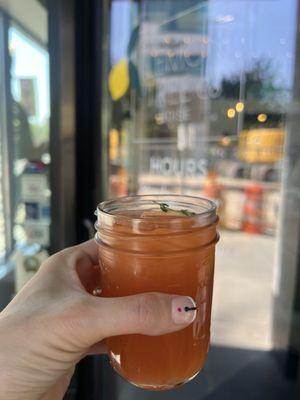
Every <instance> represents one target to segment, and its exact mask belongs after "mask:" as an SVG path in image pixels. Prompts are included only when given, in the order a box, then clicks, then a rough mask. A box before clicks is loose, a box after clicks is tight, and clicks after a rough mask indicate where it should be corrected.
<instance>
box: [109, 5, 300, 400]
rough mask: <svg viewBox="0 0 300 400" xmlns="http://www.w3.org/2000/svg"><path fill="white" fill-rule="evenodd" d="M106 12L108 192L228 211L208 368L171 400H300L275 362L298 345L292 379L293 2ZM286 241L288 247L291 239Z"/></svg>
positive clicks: (223, 219) (295, 338)
mask: <svg viewBox="0 0 300 400" xmlns="http://www.w3.org/2000/svg"><path fill="white" fill-rule="evenodd" d="M105 6H106V15H105V18H104V39H103V59H104V77H103V91H104V93H103V96H102V98H103V105H102V115H103V124H102V134H103V138H104V141H105V143H106V144H107V147H106V148H105V149H104V153H105V154H103V160H104V167H103V170H104V171H106V175H105V176H104V182H105V186H106V197H118V196H123V195H127V194H145V193H182V194H189V195H194V196H205V197H209V198H211V199H213V200H215V201H216V202H217V204H218V209H219V216H220V225H219V227H220V236H221V240H220V244H219V247H218V252H217V260H216V270H215V285H214V299H213V316H212V336H211V343H212V346H211V351H210V353H209V356H208V361H207V365H206V368H205V369H204V371H203V372H201V373H200V374H199V376H198V377H197V378H196V379H195V380H194V381H193V383H191V384H190V385H187V386H185V387H183V388H182V389H181V390H179V391H178V392H174V394H172V395H170V396H169V395H168V394H166V395H162V397H163V398H166V399H167V398H170V399H171V398H172V399H175V398H178V399H179V398H189V399H200V398H201V399H202V398H203V399H204V398H205V399H210V398H214V399H218V398H223V397H218V396H221V395H222V393H223V394H224V392H226V393H228V396H229V398H245V399H248V398H249V399H254V398H255V399H256V398H257V399H263V398H266V397H268V398H270V399H279V398H280V399H281V398H285V397H286V398H291V399H292V397H291V396H292V393H293V386H294V384H293V381H289V380H287V379H286V377H285V372H286V371H287V370H286V369H285V367H284V364H283V363H280V362H279V363H277V358H276V357H274V354H276V355H278V354H279V358H278V359H280V360H281V359H284V360H286V354H287V353H286V350H288V354H289V352H290V350H291V348H292V354H293V356H292V358H293V360H294V361H293V362H294V364H293V365H294V367H293V368H292V369H293V373H292V375H293V374H295V373H296V369H297V368H296V365H297V362H295V360H298V358H299V349H300V347H299V330H298V333H296V331H295V329H294V328H295V324H296V322H295V318H296V316H295V315H296V314H295V307H296V306H295V301H296V300H295V285H294V283H293V282H292V281H293V279H292V278H291V277H294V279H297V278H296V276H297V275H295V274H296V272H295V271H297V268H298V267H297V260H298V257H299V256H298V252H297V246H298V244H299V217H297V218H294V219H293V220H291V219H289V220H288V219H287V218H288V216H287V214H286V211H287V204H288V203H287V196H288V192H290V191H291V190H293V193H296V195H295V196H296V197H297V196H299V185H297V184H295V180H294V181H293V182H292V183H291V181H289V180H288V176H289V174H290V173H294V174H295V170H296V169H297V165H298V166H299V155H300V152H299V141H297V139H296V140H295V137H296V136H297V135H298V133H297V132H296V131H295V126H294V125H295V123H294V125H293V118H295V117H294V114H291V110H292V109H293V110H294V108H293V104H294V102H293V101H296V100H295V99H297V96H298V94H299V93H298V92H297V90H296V86H295V76H297V73H298V72H297V71H298V69H299V68H300V65H299V62H298V61H297V59H298V58H299V55H298V51H297V47H296V43H297V40H298V39H297V29H296V28H297V23H298V22H299V21H297V7H298V4H297V1H296V0H276V1H275V0H274V1H273V0H271V1H270V0H262V1H261V0H259V1H258V0H245V1H239V0H230V1H227V0H226V1H225V0H210V1H194V0H180V1H175V0H165V1H163V2H158V1H154V0H142V1H133V0H132V1H130V0H111V1H106V2H105ZM298 136H299V135H298ZM298 136H297V137H298ZM295 142H297V143H298V145H297V146H298V147H293V148H294V151H293V159H291V158H290V157H291V152H290V149H291V143H294V145H295ZM106 154H107V155H106ZM297 176H299V173H298V175H297ZM291 184H292V185H294V186H293V188H292V189H291V186H290V185H291ZM297 204H298V203H297V201H295V202H294V203H293V204H292V209H293V212H294V214H295V215H296V214H297V212H298V211H299V208H297V207H299V206H298V205H297ZM297 215H298V214H297ZM287 221H288V222H287ZM297 224H298V226H297ZM285 229H286V230H285ZM287 232H288V233H287ZM291 232H294V233H293V235H294V236H293V238H294V239H295V240H294V241H293V243H294V244H293V246H289V244H288V243H287V242H286V241H284V238H285V237H286V235H292V233H291ZM289 237H290V236H289ZM290 243H292V242H290ZM286 253H289V254H290V259H289V260H291V259H292V260H293V261H292V263H293V267H291V268H289V267H288V266H286V265H285V264H286V263H287V258H286ZM283 254H285V256H283ZM289 264H290V262H289ZM290 265H291V264H290ZM285 270H286V271H287V274H288V276H289V277H290V279H287V280H285V276H284V271H285ZM283 299H284V300H283ZM287 299H288V300H287ZM283 304H284V307H286V309H288V310H289V313H288V314H289V317H288V318H282V314H283V310H282V307H283ZM279 320H280V323H278V321H279ZM296 325H297V324H296ZM292 326H294V328H292ZM297 326H298V325H297ZM283 337H284V338H283ZM287 360H288V365H291V364H289V361H290V360H289V357H288V358H287ZM268 374H270V375H268ZM268 376H272V379H271V378H269V377H268ZM275 381H276V382H275ZM118 384H119V385H121V383H120V382H118ZM124 387H125V388H124ZM122 388H123V389H122V390H120V394H119V397H118V398H120V399H126V398H131V399H134V398H139V399H140V398H141V397H140V392H137V391H136V390H135V389H133V388H131V387H130V386H129V385H127V384H122ZM124 393H126V394H124ZM255 393H257V396H258V397H255ZM229 394H230V395H231V397H230V395H229ZM126 396H127V397H126ZM128 396H129V397H128ZM135 396H136V397H135ZM155 396H156V395H155ZM155 396H154V395H153V396H152V395H151V394H150V393H147V394H145V395H144V397H143V398H145V399H146V398H147V399H152V398H153V399H154V398H156V397H155ZM176 396H178V397H176ZM210 396H212V397H210ZM247 396H248V397H247ZM159 398H160V397H159ZM224 398H225V397H224Z"/></svg>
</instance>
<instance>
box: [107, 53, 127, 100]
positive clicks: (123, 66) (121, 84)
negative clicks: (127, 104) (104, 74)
mask: <svg viewBox="0 0 300 400" xmlns="http://www.w3.org/2000/svg"><path fill="white" fill-rule="evenodd" d="M128 87H129V73H128V61H127V60H126V59H122V60H120V61H119V62H117V64H115V65H114V66H113V67H112V69H111V71H110V73H109V77H108V88H109V91H110V94H111V97H112V99H113V100H119V99H120V98H121V97H122V96H124V94H125V93H126V92H127V89H128Z"/></svg>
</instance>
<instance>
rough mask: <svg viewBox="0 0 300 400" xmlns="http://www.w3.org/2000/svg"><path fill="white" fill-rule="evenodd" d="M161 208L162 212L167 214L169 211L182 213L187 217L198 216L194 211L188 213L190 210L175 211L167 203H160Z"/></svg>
mask: <svg viewBox="0 0 300 400" xmlns="http://www.w3.org/2000/svg"><path fill="white" fill-rule="evenodd" d="M158 204H159V207H160V209H161V211H163V212H165V213H167V212H168V211H173V212H177V213H178V212H180V213H182V214H183V215H186V216H187V217H192V216H194V215H196V213H194V212H193V211H188V210H186V209H185V210H174V209H173V208H170V206H169V204H167V203H158Z"/></svg>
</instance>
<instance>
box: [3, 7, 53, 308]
mask: <svg viewBox="0 0 300 400" xmlns="http://www.w3.org/2000/svg"><path fill="white" fill-rule="evenodd" d="M16 3H18V4H16ZM24 7H26V5H25V3H24V4H23V3H22V4H19V2H15V1H14V0H13V1H11V2H10V5H9V6H8V5H3V9H1V11H0V60H1V62H0V74H1V86H0V98H1V111H0V113H1V114H0V131H1V137H0V143H1V145H0V151H1V153H0V156H1V169H0V172H1V173H0V176H1V177H0V286H1V287H3V290H2V288H0V292H2V293H3V294H5V296H4V297H5V298H4V297H3V298H2V296H0V305H1V307H2V304H5V303H7V302H8V301H9V300H10V298H11V297H12V296H13V295H14V293H15V292H16V291H18V290H19V289H20V288H21V287H22V286H23V285H24V284H25V283H26V282H27V281H28V280H29V279H30V277H31V276H33V275H34V273H35V272H36V271H37V269H38V268H39V266H40V264H41V262H42V261H43V260H44V259H45V258H46V257H47V255H48V249H49V226H50V184H49V164H50V155H49V117H50V99H49V56H48V50H47V46H48V34H47V10H46V8H45V6H44V5H42V4H40V3H38V2H34V3H32V4H31V5H30V8H29V9H28V8H27V9H26V10H25V8H24ZM25 11H26V12H25ZM28 15H30V21H29V20H28ZM35 21H38V23H34V22H35ZM1 278H3V280H1ZM8 288H9V289H8Z"/></svg>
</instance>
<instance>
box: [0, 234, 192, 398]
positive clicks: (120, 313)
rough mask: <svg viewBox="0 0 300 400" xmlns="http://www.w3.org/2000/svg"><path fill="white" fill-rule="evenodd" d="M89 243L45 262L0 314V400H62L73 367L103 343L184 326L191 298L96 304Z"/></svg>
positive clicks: (96, 277)
mask: <svg viewBox="0 0 300 400" xmlns="http://www.w3.org/2000/svg"><path fill="white" fill-rule="evenodd" d="M97 254H98V249H97V245H96V243H94V241H88V242H85V243H83V244H81V245H78V246H74V247H70V248H68V249H65V250H63V251H61V252H59V253H57V254H55V255H53V256H52V257H50V258H48V259H47V260H46V261H45V262H44V263H43V264H42V266H41V268H40V270H39V271H38V273H37V274H36V275H35V276H34V278H32V279H31V280H30V281H29V282H28V283H27V285H25V287H24V288H23V289H22V290H21V291H20V292H19V293H18V294H17V295H16V297H15V298H14V299H13V301H12V302H11V303H10V304H9V305H8V306H7V307H6V308H5V309H4V310H3V311H2V313H0V387H1V393H0V399H1V400H2V399H3V400H4V399H5V400H20V399H22V400H36V399H43V400H46V399H49V400H58V399H62V397H63V395H64V393H65V391H66V389H67V387H68V384H69V381H70V378H71V376H72V374H73V371H74V367H75V365H76V363H77V362H78V361H79V360H80V359H81V358H82V357H84V356H85V355H86V354H89V353H95V352H96V353H99V352H101V351H103V348H104V346H103V344H102V343H101V341H102V340H103V339H104V338H106V337H109V336H114V335H121V334H129V333H141V334H146V335H161V334H164V333H169V332H173V331H176V330H179V329H182V328H184V327H186V326H187V325H189V324H190V323H191V322H192V321H193V319H194V317H195V312H186V313H179V312H178V309H179V308H180V307H181V308H184V307H185V306H193V305H194V304H193V303H192V302H191V299H190V298H188V297H183V296H175V295H174V296H172V295H167V294H159V293H145V294H140V295H134V296H128V297H122V298H101V297H95V296H93V295H92V294H91V293H92V292H93V289H95V288H96V287H98V285H99V284H100V269H99V266H98V257H97Z"/></svg>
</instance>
